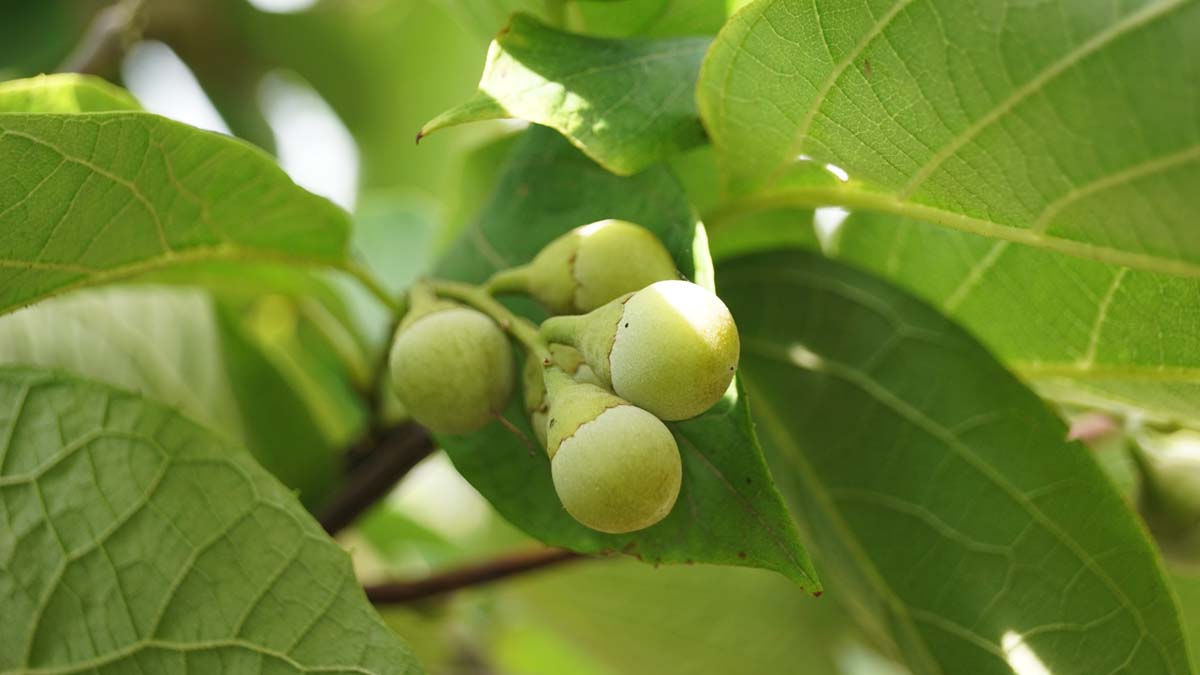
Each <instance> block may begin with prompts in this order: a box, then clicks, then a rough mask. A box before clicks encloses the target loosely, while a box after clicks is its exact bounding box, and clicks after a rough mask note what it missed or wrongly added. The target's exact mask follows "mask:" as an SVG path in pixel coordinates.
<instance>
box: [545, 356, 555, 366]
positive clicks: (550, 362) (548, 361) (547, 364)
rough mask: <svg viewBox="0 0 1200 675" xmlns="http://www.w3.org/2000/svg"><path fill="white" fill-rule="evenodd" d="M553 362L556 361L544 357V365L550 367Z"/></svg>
mask: <svg viewBox="0 0 1200 675" xmlns="http://www.w3.org/2000/svg"><path fill="white" fill-rule="evenodd" d="M552 363H554V361H553V360H551V359H548V358H547V359H542V365H543V366H546V367H549V366H550V364H552Z"/></svg>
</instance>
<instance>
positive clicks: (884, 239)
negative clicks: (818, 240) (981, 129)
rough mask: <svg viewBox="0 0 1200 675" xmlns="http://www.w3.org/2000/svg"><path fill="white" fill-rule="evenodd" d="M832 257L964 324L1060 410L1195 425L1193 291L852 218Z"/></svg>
mask: <svg viewBox="0 0 1200 675" xmlns="http://www.w3.org/2000/svg"><path fill="white" fill-rule="evenodd" d="M837 255H838V256H839V257H840V258H842V259H845V260H849V261H853V262H855V263H858V264H860V265H863V266H866V267H868V268H869V269H872V270H874V271H876V272H878V273H879V274H882V275H885V276H887V277H888V278H890V279H893V280H895V281H896V282H897V283H899V284H901V285H903V286H905V287H907V288H909V289H911V290H912V291H913V292H915V293H917V294H918V295H920V296H922V297H924V298H926V299H927V300H929V301H930V302H931V303H933V304H934V305H936V306H938V307H939V308H940V309H941V310H942V311H943V312H945V313H946V314H948V315H949V316H952V317H954V318H955V319H957V320H959V321H961V322H962V323H963V324H964V325H966V326H967V327H968V328H970V329H971V330H972V331H973V332H974V333H975V334H976V335H977V336H979V337H980V339H982V340H983V341H984V342H985V343H986V344H987V345H988V346H989V347H991V348H992V350H993V351H995V352H996V354H997V355H998V356H1000V357H1001V358H1002V359H1003V360H1004V361H1005V362H1006V363H1007V364H1008V366H1009V367H1010V368H1013V369H1015V370H1016V371H1017V373H1018V374H1019V375H1021V376H1022V377H1024V378H1027V379H1029V380H1030V381H1032V382H1033V383H1035V384H1036V385H1038V386H1039V388H1042V389H1044V390H1045V393H1047V394H1049V395H1050V396H1053V397H1055V398H1058V399H1062V400H1066V401H1069V402H1073V403H1078V404H1083V405H1096V406H1100V407H1106V408H1113V409H1117V410H1128V411H1131V412H1134V413H1136V414H1137V415H1138V416H1140V417H1144V418H1148V419H1155V420H1159V421H1166V422H1184V423H1189V424H1192V425H1196V424H1200V350H1197V348H1196V345H1197V336H1198V335H1200V281H1198V280H1195V279H1189V278H1180V277H1171V276H1167V275H1161V274H1152V273H1148V272H1143V271H1140V270H1131V269H1129V268H1125V267H1117V266H1112V265H1105V264H1103V263H1098V262H1094V261H1090V260H1081V259H1078V258H1071V257H1067V256H1061V255H1055V254H1052V253H1048V252H1046V251H1042V250H1039V249H1036V248H1030V247H1028V246H1021V245H1018V244H1011V243H1009V242H1005V241H993V240H988V239H985V238H983V237H978V236H975V235H971V234H966V233H963V232H952V231H949V230H946V229H944V228H937V227H934V226H931V225H926V224H923V223H916V222H910V221H903V220H898V219H896V218H894V217H889V216H871V215H868V214H856V215H854V216H852V217H851V218H850V219H849V220H848V221H847V222H846V223H845V225H844V226H843V228H842V232H841V234H840V236H839V238H838V246H837Z"/></svg>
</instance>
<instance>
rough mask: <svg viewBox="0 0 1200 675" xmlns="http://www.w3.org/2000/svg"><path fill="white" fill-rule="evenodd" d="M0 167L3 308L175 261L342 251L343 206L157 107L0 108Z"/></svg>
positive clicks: (308, 259)
mask: <svg viewBox="0 0 1200 675" xmlns="http://www.w3.org/2000/svg"><path fill="white" fill-rule="evenodd" d="M0 166H4V167H6V170H5V176H4V178H3V179H0V313H2V312H5V311H12V310H13V309H15V308H17V307H20V306H22V305H25V304H28V303H30V302H33V301H35V300H38V299H41V298H45V297H48V296H51V295H55V294H58V293H62V292H65V291H67V290H70V289H74V288H79V287H82V286H89V285H95V284H100V283H107V282H111V281H115V280H119V279H123V278H127V277H130V276H133V275H136V274H139V273H146V272H152V271H155V270H158V269H162V268H165V267H170V266H173V265H178V264H182V263H196V262H205V261H221V260H223V261H243V262H270V261H274V262H288V263H296V264H325V265H332V266H338V265H341V264H343V262H344V258H345V247H346V240H347V237H348V234H349V222H348V217H347V216H346V214H345V213H344V212H343V211H341V210H340V209H338V208H337V207H335V206H333V205H332V204H330V203H329V202H327V201H326V200H324V199H321V198H319V197H316V196H314V195H312V194H310V193H308V192H305V191H304V190H302V189H300V188H299V187H297V186H296V185H295V184H294V183H292V181H291V180H290V179H288V177H287V176H286V175H285V174H284V173H283V171H282V170H281V169H279V167H278V166H276V165H275V162H274V161H273V160H272V159H271V158H270V157H268V156H267V155H265V154H263V153H261V152H260V151H258V150H255V149H254V148H252V147H250V146H249V145H246V144H244V143H242V142H241V141H237V140H235V139H232V138H228V137H225V136H221V135H217V134H212V133H208V132H204V131H200V130H197V129H194V128H191V127H188V126H185V125H182V124H178V123H176V122H172V121H169V120H166V119H163V118H160V117H156V116H154V115H149V114H146V113H136V112H123V113H93V114H88V115H56V114H16V113H12V114H0Z"/></svg>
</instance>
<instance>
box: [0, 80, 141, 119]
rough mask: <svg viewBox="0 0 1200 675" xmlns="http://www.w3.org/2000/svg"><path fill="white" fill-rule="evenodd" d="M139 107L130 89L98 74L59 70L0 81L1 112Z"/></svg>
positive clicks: (109, 109)
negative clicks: (62, 71) (55, 72)
mask: <svg viewBox="0 0 1200 675" xmlns="http://www.w3.org/2000/svg"><path fill="white" fill-rule="evenodd" d="M114 110H141V106H140V105H138V102H137V101H136V100H134V98H133V96H131V95H130V94H129V92H127V91H125V90H124V89H121V88H120V87H117V86H115V85H112V84H109V83H108V82H105V81H104V80H102V79H100V78H98V77H91V76H88V75H76V74H73V73H62V74H57V75H42V76H39V77H34V78H30V79H26V80H12V81H10V82H0V112H6V113H19V112H29V113H37V112H55V113H85V112H111V111H114Z"/></svg>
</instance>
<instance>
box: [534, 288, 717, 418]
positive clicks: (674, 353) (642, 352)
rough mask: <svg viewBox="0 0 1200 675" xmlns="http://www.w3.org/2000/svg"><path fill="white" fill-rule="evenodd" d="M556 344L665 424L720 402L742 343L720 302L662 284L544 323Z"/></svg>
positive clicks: (703, 293)
mask: <svg viewBox="0 0 1200 675" xmlns="http://www.w3.org/2000/svg"><path fill="white" fill-rule="evenodd" d="M542 335H543V336H544V337H545V338H546V339H547V340H549V341H550V342H555V343H563V344H568V345H571V346H573V347H575V348H576V349H578V350H579V351H580V352H581V353H582V354H583V356H584V359H585V360H586V361H587V363H588V365H590V366H591V367H592V370H593V371H594V373H595V375H596V377H598V378H599V379H600V381H601V382H603V383H604V384H605V385H606V386H609V387H611V388H612V390H613V391H614V392H616V394H617V395H618V396H620V397H621V398H624V399H626V400H628V401H630V402H631V403H633V404H634V405H636V406H638V407H641V408H645V409H646V410H648V411H650V412H652V413H654V414H655V415H657V416H658V417H660V418H662V419H664V420H682V419H688V418H690V417H695V416H696V415H699V414H700V413H703V412H704V411H705V410H708V409H709V408H711V407H712V406H713V404H715V403H716V402H717V401H719V400H720V399H721V396H723V395H724V393H725V390H726V389H728V388H729V383H730V382H731V381H732V380H733V375H734V373H735V372H736V371H737V363H738V354H739V350H740V343H739V340H738V332H737V326H735V325H734V322H733V316H732V315H730V313H729V309H728V308H726V307H725V303H723V302H721V300H720V298H718V297H717V296H716V295H714V294H712V293H711V292H709V291H708V290H705V289H704V288H701V287H700V286H697V285H695V284H692V283H688V282H686V281H660V282H658V283H655V284H652V285H650V286H648V287H646V288H644V289H642V290H640V291H638V292H636V293H632V294H630V295H628V296H625V297H622V298H618V299H616V300H614V301H612V302H610V303H609V304H607V305H605V306H603V307H600V308H599V309H596V310H594V311H592V312H590V313H588V314H585V315H583V316H561V317H553V318H551V319H547V320H546V321H545V322H544V323H543V324H542Z"/></svg>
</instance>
